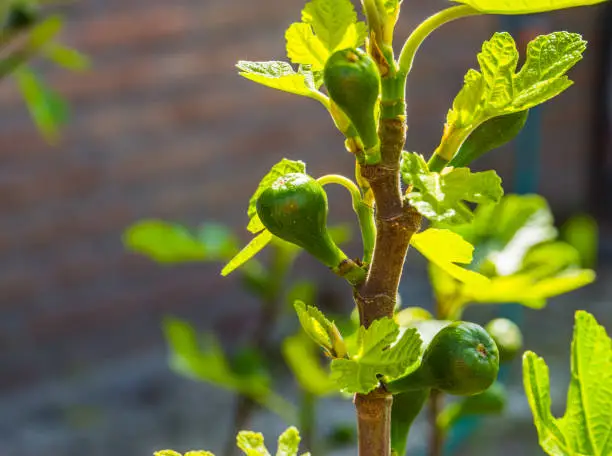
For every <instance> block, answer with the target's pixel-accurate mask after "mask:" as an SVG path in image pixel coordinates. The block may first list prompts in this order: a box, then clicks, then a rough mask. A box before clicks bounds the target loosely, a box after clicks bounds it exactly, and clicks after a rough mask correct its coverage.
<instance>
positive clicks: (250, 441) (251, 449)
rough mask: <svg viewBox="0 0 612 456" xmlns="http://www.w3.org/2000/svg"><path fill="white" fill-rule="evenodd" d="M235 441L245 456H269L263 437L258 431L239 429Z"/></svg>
mask: <svg viewBox="0 0 612 456" xmlns="http://www.w3.org/2000/svg"><path fill="white" fill-rule="evenodd" d="M236 443H237V444H238V448H240V449H241V450H242V451H243V452H244V454H245V455H247V456H270V453H269V452H268V449H267V448H266V446H265V445H264V437H263V435H262V434H261V433H259V432H252V431H240V432H239V433H238V436H237V437H236Z"/></svg>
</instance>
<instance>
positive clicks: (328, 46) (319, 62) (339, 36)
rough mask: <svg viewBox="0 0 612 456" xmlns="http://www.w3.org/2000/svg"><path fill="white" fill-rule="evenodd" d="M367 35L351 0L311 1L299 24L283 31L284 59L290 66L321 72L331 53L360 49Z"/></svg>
mask: <svg viewBox="0 0 612 456" xmlns="http://www.w3.org/2000/svg"><path fill="white" fill-rule="evenodd" d="M366 35H367V28H366V25H365V23H363V22H357V14H356V13H355V9H354V7H353V4H352V3H351V1H350V0H312V1H310V2H308V3H307V4H306V6H305V7H304V9H303V10H302V22H296V23H294V24H291V26H290V27H289V28H288V29H287V31H286V32H285V39H286V41H287V56H288V57H289V59H290V60H291V61H292V62H293V63H299V64H301V65H309V66H310V69H311V70H312V71H315V72H317V71H321V70H323V67H324V66H325V61H326V60H327V58H328V57H329V56H330V55H331V54H332V53H333V52H334V51H337V50H339V49H346V48H355V47H359V46H361V44H363V42H364V40H365V37H366Z"/></svg>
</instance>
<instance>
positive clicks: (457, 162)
mask: <svg viewBox="0 0 612 456" xmlns="http://www.w3.org/2000/svg"><path fill="white" fill-rule="evenodd" d="M528 114H529V110H528V109H526V110H525V111H520V112H515V113H512V114H506V115H504V116H498V117H493V118H492V119H489V120H487V121H486V122H484V123H483V124H482V125H480V126H479V127H478V128H476V130H474V131H473V132H472V134H471V135H470V136H468V137H467V139H466V140H465V141H464V142H463V144H462V145H461V147H460V148H459V150H458V151H457V153H456V154H455V156H454V157H453V158H452V159H451V161H450V162H449V163H448V165H449V166H454V167H455V168H460V167H462V166H467V165H469V164H470V163H471V162H473V161H474V160H476V159H477V158H479V157H480V156H482V155H484V154H485V153H487V152H489V151H490V150H492V149H496V148H498V147H501V146H503V145H504V144H506V143H507V142H509V141H511V140H512V139H514V137H515V136H516V135H518V134H519V132H520V131H521V130H522V128H523V126H524V125H525V122H526V121H527V116H528Z"/></svg>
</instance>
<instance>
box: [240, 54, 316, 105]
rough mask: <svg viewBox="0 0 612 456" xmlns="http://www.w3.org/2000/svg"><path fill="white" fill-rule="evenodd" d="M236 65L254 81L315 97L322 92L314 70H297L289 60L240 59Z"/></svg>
mask: <svg viewBox="0 0 612 456" xmlns="http://www.w3.org/2000/svg"><path fill="white" fill-rule="evenodd" d="M236 67H237V68H238V69H239V70H240V72H239V73H238V74H240V76H243V77H245V78H246V79H249V80H251V81H253V82H257V83H259V84H262V85H265V86H266V87H271V88H273V89H277V90H282V91H284V92H289V93H294V94H296V95H302V96H305V97H310V98H314V99H320V97H321V94H320V93H319V92H318V91H317V88H318V87H315V86H316V84H315V82H314V79H313V78H314V76H313V73H312V71H310V72H309V71H307V70H302V72H296V71H295V70H294V69H293V68H292V67H291V65H290V64H288V63H287V62H248V61H245V60H240V61H239V62H238V63H237V64H236Z"/></svg>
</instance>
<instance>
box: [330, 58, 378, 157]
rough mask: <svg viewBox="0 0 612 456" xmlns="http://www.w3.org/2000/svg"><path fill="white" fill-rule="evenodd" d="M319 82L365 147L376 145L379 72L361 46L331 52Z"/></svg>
mask: <svg viewBox="0 0 612 456" xmlns="http://www.w3.org/2000/svg"><path fill="white" fill-rule="evenodd" d="M323 81H324V82H325V87H326V88H327V91H328V93H329V97H330V98H331V100H332V101H333V102H334V103H335V104H336V105H337V106H338V107H340V109H341V110H342V111H343V112H344V113H345V114H346V116H347V117H348V118H349V119H350V121H351V123H352V124H353V126H354V127H355V130H357V133H358V134H359V137H360V138H361V140H362V141H363V145H364V147H365V150H366V156H367V155H368V149H377V148H378V147H379V139H378V122H377V119H376V117H375V110H376V103H377V102H378V97H379V95H380V74H379V72H378V67H377V66H376V63H375V62H374V60H372V58H371V57H370V56H369V55H368V54H367V53H366V52H364V51H362V50H361V49H343V50H340V51H336V52H334V53H333V54H332V55H331V56H330V57H329V59H328V60H327V62H326V63H325V68H324V70H323Z"/></svg>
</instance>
